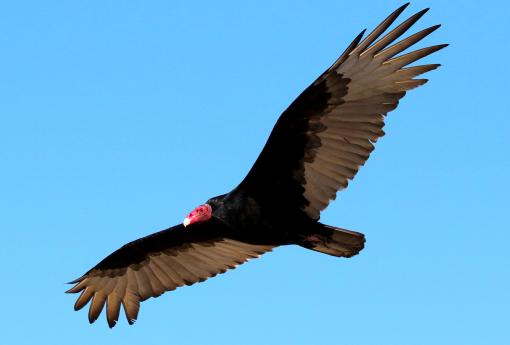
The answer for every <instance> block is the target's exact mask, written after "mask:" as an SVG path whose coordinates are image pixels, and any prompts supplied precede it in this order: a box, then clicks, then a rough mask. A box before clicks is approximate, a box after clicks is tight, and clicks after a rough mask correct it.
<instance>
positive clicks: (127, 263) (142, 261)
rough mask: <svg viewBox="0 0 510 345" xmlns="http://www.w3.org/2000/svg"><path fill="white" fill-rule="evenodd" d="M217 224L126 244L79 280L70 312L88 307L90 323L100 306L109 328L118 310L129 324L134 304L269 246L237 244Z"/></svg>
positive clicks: (202, 277) (205, 276) (180, 228)
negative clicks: (121, 310)
mask: <svg viewBox="0 0 510 345" xmlns="http://www.w3.org/2000/svg"><path fill="white" fill-rule="evenodd" d="M228 233H229V230H228V229H227V228H226V227H224V226H223V225H222V224H220V222H214V221H208V222H205V223H195V224H192V225H189V226H188V227H186V228H185V227H184V226H182V225H177V226H175V227H173V228H170V229H167V230H163V231H161V232H158V233H155V234H153V235H150V236H147V237H144V238H141V239H138V240H136V241H134V242H131V243H128V244H126V245H125V246H123V247H122V248H120V249H119V250H117V251H115V252H113V253H112V254H110V255H109V256H108V257H106V258H105V259H104V260H103V261H101V262H100V263H99V264H97V265H96V266H95V267H94V268H92V269H91V270H90V271H89V272H87V273H86V274H84V275H83V276H82V277H80V278H78V279H76V280H75V281H73V282H72V283H73V284H76V285H75V286H74V287H73V288H71V289H70V290H68V291H67V292H68V293H78V292H81V295H80V296H79V297H78V299H77V301H76V304H75V306H74V307H75V310H79V309H81V308H83V307H84V306H85V305H87V303H89V302H91V303H90V308H89V314H88V316H89V321H90V323H92V322H94V321H95V320H96V319H97V318H98V316H99V314H100V313H101V311H102V310H103V307H104V305H105V304H106V317H107V321H108V325H109V326H110V327H113V326H115V324H116V323H117V319H118V316H119V312H120V306H121V304H122V306H123V307H124V311H125V314H126V318H127V320H128V322H129V323H130V324H132V323H134V321H135V320H136V318H137V316H138V310H139V308H140V301H144V300H146V299H148V298H150V297H158V296H159V295H161V294H162V293H164V292H165V291H171V290H174V289H176V288H177V287H180V286H183V285H191V284H194V283H196V282H202V281H204V280H206V279H208V278H210V277H214V276H215V275H217V274H219V273H224V272H225V271H226V270H228V269H231V268H235V267H236V266H237V265H240V264H242V263H244V262H246V261H247V260H249V259H251V258H256V257H259V256H260V255H262V254H263V253H265V252H268V251H270V250H271V249H272V248H274V246H271V245H262V244H255V243H246V242H243V241H238V240H235V239H233V238H232V237H231V236H229V234H228Z"/></svg>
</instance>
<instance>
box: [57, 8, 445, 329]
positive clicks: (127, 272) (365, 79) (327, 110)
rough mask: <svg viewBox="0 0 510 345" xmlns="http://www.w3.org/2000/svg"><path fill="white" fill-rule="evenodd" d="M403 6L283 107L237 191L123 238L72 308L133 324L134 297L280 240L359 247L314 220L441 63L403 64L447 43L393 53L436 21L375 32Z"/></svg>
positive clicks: (230, 263)
mask: <svg viewBox="0 0 510 345" xmlns="http://www.w3.org/2000/svg"><path fill="white" fill-rule="evenodd" d="M407 5H408V4H405V5H404V6H402V7H400V8H399V9H397V10H396V11H395V12H393V13H392V14H390V15H389V16H388V18H386V19H385V20H384V21H383V22H382V23H381V24H379V25H378V26H377V27H376V28H375V29H374V30H373V31H372V32H371V33H370V34H369V35H368V36H366V37H365V38H364V39H363V35H364V32H365V31H363V32H361V33H360V34H359V35H358V36H357V37H356V38H355V39H354V41H353V42H352V43H351V44H350V45H349V46H348V47H347V49H346V50H345V51H344V52H343V54H342V55H340V57H339V58H338V60H336V62H335V63H334V64H333V65H332V66H331V67H330V68H329V69H327V70H326V71H325V72H324V73H323V74H322V75H321V76H320V77H319V78H318V79H317V80H315V81H314V82H313V83H312V84H311V85H310V86H309V87H308V88H307V89H306V90H304V91H303V93H301V94H300V95H299V97H298V98H297V99H296V100H295V101H294V102H293V103H292V104H291V105H290V106H289V107H288V108H287V109H286V110H285V111H284V112H283V114H282V115H281V116H280V118H279V119H278V121H277V123H276V125H275V126H274V128H273V130H272V132H271V135H270V136H269V139H268V141H267V143H266V145H265V146H264V148H263V150H262V152H261V153H260V155H259V157H258V159H257V161H256V162H255V164H254V165H253V167H252V169H251V170H250V171H249V173H248V174H247V176H246V177H245V178H244V180H243V181H242V182H241V183H240V184H239V185H238V186H237V187H236V188H234V189H233V190H232V191H230V192H229V193H226V194H223V195H220V196H217V197H214V198H212V199H209V200H208V201H207V202H206V203H205V204H204V205H201V206H198V207H197V208H195V209H194V210H193V211H192V212H191V213H190V214H189V215H188V216H187V217H186V218H185V219H184V221H183V223H182V224H179V225H176V226H174V227H171V228H169V229H166V230H163V231H160V232H158V233H155V234H152V235H149V236H147V237H144V238H141V239H138V240H136V241H133V242H131V243H128V244H126V245H124V246H123V247H121V248H120V249H118V250H117V251H115V252H113V253H112V254H110V255H109V256H108V257H106V258H105V259H104V260H103V261H101V262H100V263H98V264H97V265H96V266H95V267H94V268H92V269H91V270H90V271H88V272H87V273H85V274H84V275H83V276H82V277H80V278H78V279H76V280H74V281H73V282H71V284H75V285H74V287H72V288H71V289H70V290H68V291H67V292H69V293H78V292H81V294H80V296H79V297H78V299H77V301H76V304H75V306H74V308H75V310H79V309H81V308H83V307H84V306H85V305H87V304H88V303H89V302H90V308H89V313H88V318H89V321H90V322H91V323H92V322H94V321H95V320H96V319H97V318H98V316H99V314H100V313H101V311H102V309H103V307H104V305H105V304H106V318H107V321H108V325H109V326H110V327H113V326H115V324H116V323H117V319H118V316H119V312H120V307H121V305H122V306H123V308H124V311H125V314H126V317H127V321H128V322H129V323H130V324H132V323H134V322H135V320H136V319H137V316H138V310H139V308H140V301H144V300H146V299H148V298H150V297H157V296H159V295H161V294H163V293H164V292H165V291H171V290H174V289H176V288H177V287H180V286H183V285H191V284H194V283H196V282H201V281H204V280H206V279H208V278H210V277H213V276H215V275H217V274H219V273H223V272H225V271H226V270H228V269H230V268H235V267H236V266H237V265H240V264H242V263H244V262H246V261H247V260H249V259H252V258H256V257H258V256H260V255H262V254H264V253H266V252H268V251H271V250H272V249H273V248H275V247H278V246H282V245H289V244H297V245H299V246H301V247H304V248H308V249H311V250H315V251H318V252H322V253H326V254H329V255H333V256H338V257H351V256H353V255H356V254H358V253H359V252H360V251H361V250H362V249H363V246H364V242H365V237H364V235H363V234H361V233H358V232H354V231H349V230H345V229H341V228H338V227H335V226H330V225H325V224H322V223H320V222H319V218H320V212H321V211H322V210H324V209H325V208H326V207H327V206H328V204H329V202H330V201H331V200H333V199H335V196H336V193H337V191H339V190H342V189H344V188H346V187H347V184H348V182H349V180H350V179H352V178H353V177H354V175H356V172H357V171H358V169H359V167H360V166H361V165H363V164H364V163H365V161H366V160H367V159H368V157H369V155H370V152H372V150H373V149H374V143H375V142H376V141H377V139H379V138H380V137H381V136H383V135H384V132H383V130H382V128H383V126H384V118H385V115H386V114H387V113H388V112H389V111H392V110H393V109H395V108H396V107H397V105H398V101H399V100H400V99H401V98H402V97H404V95H405V93H406V91H407V90H410V89H413V88H415V87H417V86H420V85H423V84H425V82H427V79H414V78H415V77H417V76H419V75H421V74H423V73H425V72H428V71H431V70H433V69H436V68H437V67H439V65H438V64H425V65H420V66H414V67H406V66H408V65H409V64H411V63H413V62H415V61H417V60H419V59H421V58H423V57H425V56H427V55H429V54H431V53H434V52H436V51H438V50H440V49H442V48H444V47H445V46H446V45H445V44H441V45H435V46H430V47H427V48H422V49H417V50H414V51H411V52H410V53H407V54H402V55H398V56H397V54H399V53H401V52H403V51H404V50H406V49H407V48H409V47H411V46H412V45H414V44H415V43H417V42H418V41H420V40H421V39H423V38H424V37H426V36H427V35H429V34H430V33H431V32H433V31H434V30H436V29H437V28H438V27H439V25H435V26H432V27H430V28H427V29H424V30H422V31H420V32H417V33H415V34H413V35H411V36H409V37H407V38H405V39H402V40H400V41H396V40H397V39H398V38H399V37H400V36H401V35H402V34H403V33H405V32H406V31H407V30H408V29H409V28H410V27H411V26H412V25H413V24H414V23H415V22H416V21H417V20H418V19H419V18H420V17H421V16H422V15H423V14H424V13H425V12H427V10H428V9H424V10H422V11H420V12H418V13H416V14H415V15H413V16H411V17H410V18H408V19H407V20H405V21H404V22H402V23H401V24H400V25H398V26H397V27H395V28H394V29H393V30H391V31H390V32H388V33H387V34H385V35H384V36H382V35H383V33H384V32H385V31H386V30H387V29H388V28H389V27H390V25H391V24H392V23H393V22H394V21H395V20H396V18H397V17H398V16H399V15H400V14H401V12H402V11H403V10H404V9H405V8H406V7H407Z"/></svg>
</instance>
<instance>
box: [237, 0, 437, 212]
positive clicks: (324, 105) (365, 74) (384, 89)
mask: <svg viewBox="0 0 510 345" xmlns="http://www.w3.org/2000/svg"><path fill="white" fill-rule="evenodd" d="M406 6H407V4H406V5H404V6H402V7H400V8H399V9H397V10H396V11H395V12H393V13H392V14H391V15H389V16H388V17H387V18H386V19H385V20H384V21H383V22H381V24H379V25H378V26H377V27H376V28H375V29H374V30H373V31H372V32H371V33H370V34H369V35H367V36H366V37H365V39H363V40H362V36H363V33H361V34H360V35H359V36H358V37H357V38H356V39H355V40H354V41H353V42H352V43H351V44H350V45H349V46H348V47H347V49H346V50H345V52H344V53H343V54H342V55H341V56H340V57H339V58H338V60H337V61H336V62H335V63H334V64H333V65H332V66H331V67H330V68H329V69H328V70H327V71H326V72H324V73H323V74H322V75H321V76H320V77H319V78H318V79H317V80H316V81H315V82H313V83H312V84H311V85H310V86H309V87H308V88H307V89H306V90H305V91H303V93H302V94H301V95H299V97H298V98H297V99H296V100H295V101H294V102H293V103H292V104H291V105H290V106H289V107H288V108H287V110H285V111H284V112H283V114H282V115H281V116H280V118H279V119H278V121H277V123H276V125H275V127H274V128H273V131H272V132H271V135H270V136H269V139H268V141H267V143H266V145H265V146H264V149H263V150H262V152H261V153H260V156H259V157H258V159H257V161H256V162H255V164H254V165H253V167H252V169H251V170H250V172H249V173H248V175H247V176H246V178H245V179H244V180H243V182H242V183H241V184H240V185H239V187H238V188H239V189H241V190H243V191H244V192H245V193H246V194H247V195H250V196H251V197H253V198H254V199H255V200H257V202H258V203H259V204H261V205H266V206H267V209H269V210H276V211H278V210H280V209H281V207H282V205H286V207H290V208H294V209H301V210H302V211H303V212H304V213H306V214H307V215H308V216H309V217H310V218H312V219H319V216H320V212H321V211H322V210H323V209H325V208H326V207H327V206H328V204H329V202H330V200H332V199H334V198H335V196H336V193H337V191H339V190H342V189H344V188H346V187H347V184H348V182H349V180H350V179H352V178H354V176H355V175H356V173H357V172H358V170H359V168H360V166H361V165H363V164H365V162H366V160H367V159H368V157H369V155H370V153H371V152H372V150H373V149H374V145H373V144H374V143H375V142H376V141H377V139H379V138H380V137H381V136H383V135H384V132H383V130H382V128H383V126H384V120H385V115H386V114H387V113H388V112H390V111H392V110H393V109H395V108H396V107H397V105H398V102H399V100H400V99H401V98H402V97H404V95H405V93H406V91H408V90H411V89H413V88H415V87H417V86H420V85H423V84H424V83H425V82H426V81H427V80H426V79H414V78H415V77H417V76H419V75H421V74H423V73H425V72H428V71H431V70H433V69H435V68H437V67H438V66H439V65H437V64H429V65H420V66H414V67H406V66H408V65H409V64H411V63H413V62H415V61H417V60H419V59H421V58H423V57H425V56H427V55H429V54H431V53H433V52H435V51H437V50H439V49H441V48H443V47H445V46H446V45H436V46H431V47H426V48H421V49H417V50H414V51H411V52H409V53H407V54H404V55H398V54H400V53H402V52H403V51H405V50H406V49H407V48H409V47H411V46H413V45H414V44H416V43H417V42H419V41H420V40H421V39H423V38H424V37H426V36H427V35H429V34H430V33H431V32H433V31H434V30H436V29H437V28H438V27H439V25H435V26H432V27H430V28H427V29H424V30H422V31H419V32H417V33H415V34H413V35H410V36H409V37H407V38H405V39H402V40H398V38H399V37H400V36H401V35H402V34H404V33H405V32H406V31H407V30H408V29H409V28H410V27H411V26H412V25H413V24H414V23H415V22H416V21H417V20H418V19H419V18H420V17H421V16H422V15H423V14H424V13H425V12H426V11H427V10H423V11H420V12H418V13H416V14H415V15H413V16H411V17H409V18H408V19H407V20H405V21H404V22H402V23H401V24H400V25H398V26H397V27H395V28H394V29H393V30H391V31H390V32H388V33H387V34H385V35H383V34H384V32H385V31H386V30H387V29H388V28H389V27H390V26H391V24H392V23H393V22H394V21H395V20H396V19H397V17H398V16H399V14H400V13H402V11H403V10H404V8H405V7H406Z"/></svg>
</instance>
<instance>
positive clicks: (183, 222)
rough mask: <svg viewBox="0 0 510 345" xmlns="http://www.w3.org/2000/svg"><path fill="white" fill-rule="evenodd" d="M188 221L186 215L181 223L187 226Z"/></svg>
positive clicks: (189, 221)
mask: <svg viewBox="0 0 510 345" xmlns="http://www.w3.org/2000/svg"><path fill="white" fill-rule="evenodd" d="M189 223H191V220H190V219H189V218H188V217H186V218H184V220H183V221H182V225H184V227H187V226H188V225H189Z"/></svg>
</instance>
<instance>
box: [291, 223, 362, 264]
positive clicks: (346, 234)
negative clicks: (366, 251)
mask: <svg viewBox="0 0 510 345" xmlns="http://www.w3.org/2000/svg"><path fill="white" fill-rule="evenodd" d="M319 224H320V227H319V228H317V229H315V230H314V232H312V233H311V234H307V236H305V237H304V238H303V241H302V243H300V245H301V246H302V247H305V248H308V249H311V250H315V251H317V252H321V253H325V254H329V255H333V256H341V257H346V258H350V257H351V256H354V255H356V254H358V253H359V252H360V251H361V250H362V249H363V248H364V246H365V235H363V234H362V233H359V232H355V231H350V230H346V229H342V228H337V227H334V226H331V225H325V224H321V223H319Z"/></svg>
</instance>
